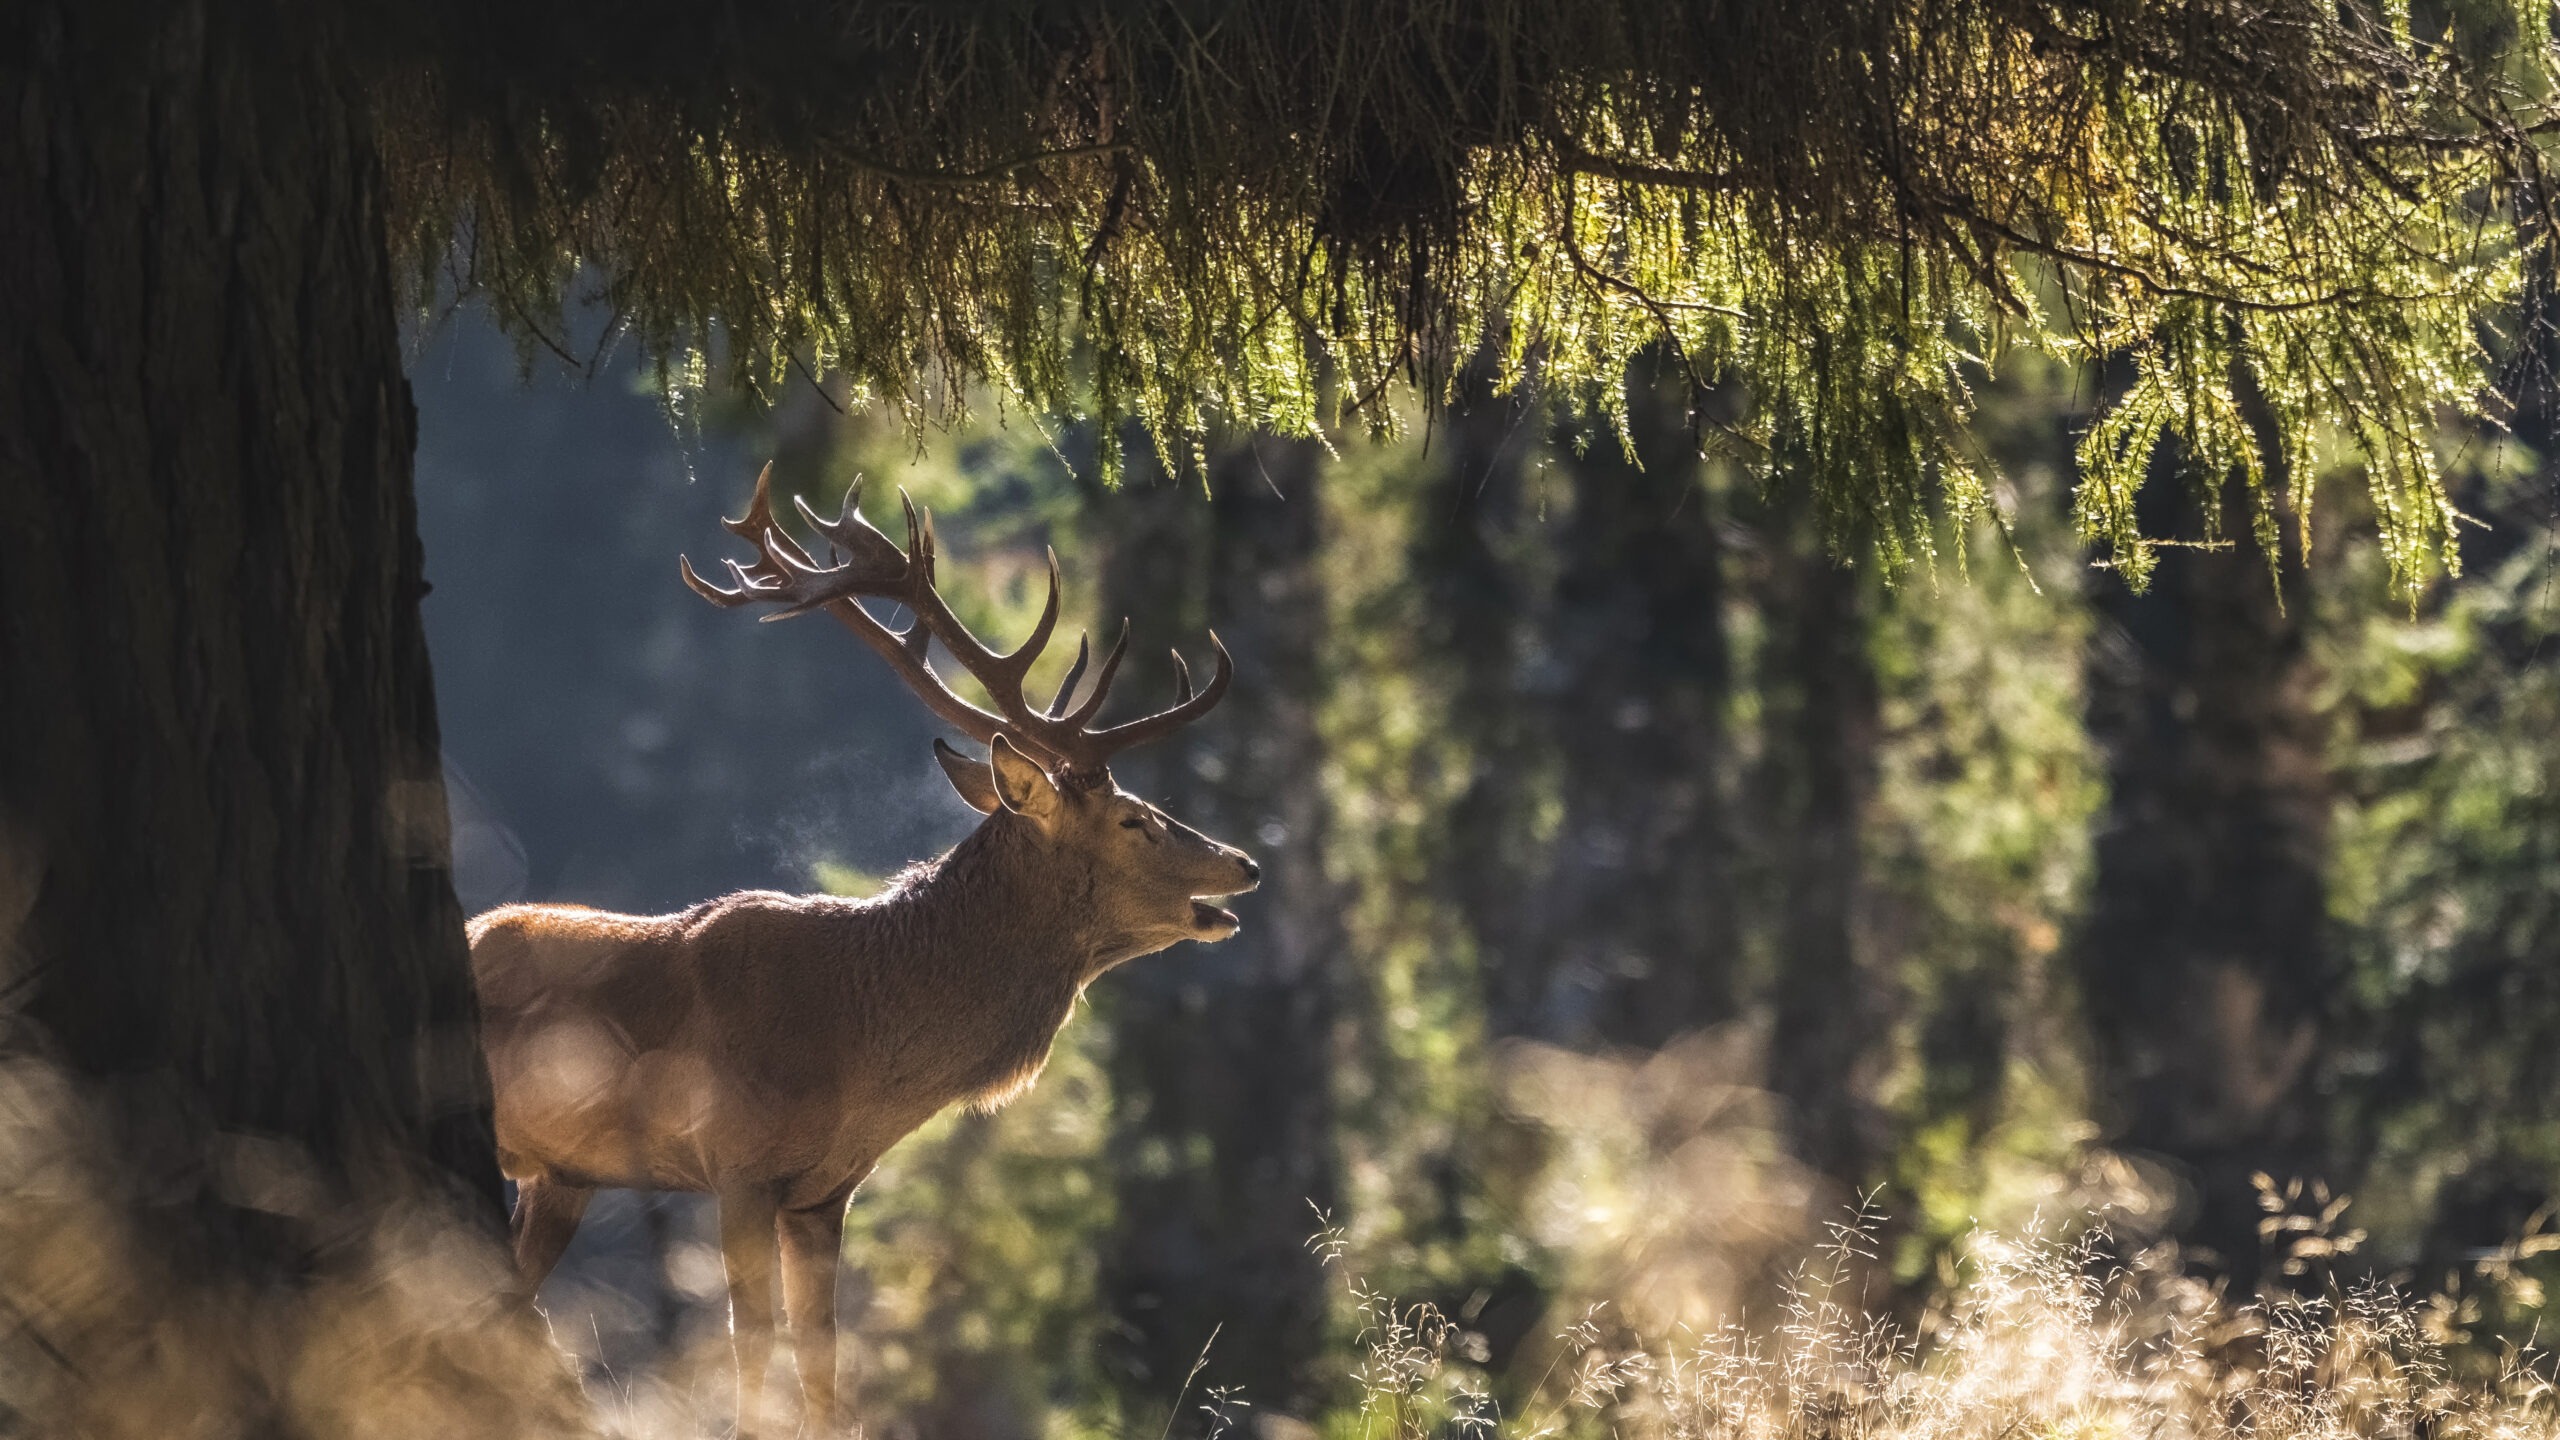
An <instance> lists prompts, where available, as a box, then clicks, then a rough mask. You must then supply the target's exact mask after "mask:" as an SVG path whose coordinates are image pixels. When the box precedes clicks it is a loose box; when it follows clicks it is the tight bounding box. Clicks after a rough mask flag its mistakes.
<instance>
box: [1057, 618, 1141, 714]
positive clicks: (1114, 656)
mask: <svg viewBox="0 0 2560 1440" xmlns="http://www.w3.org/2000/svg"><path fill="white" fill-rule="evenodd" d="M1128 651H1129V617H1128V616H1126V615H1123V616H1121V617H1120V638H1119V639H1117V640H1114V641H1112V642H1111V650H1110V653H1108V654H1106V655H1104V656H1103V657H1102V668H1101V669H1099V670H1096V671H1095V672H1093V693H1091V694H1089V695H1087V696H1085V697H1084V703H1083V704H1081V705H1079V706H1077V707H1076V708H1075V710H1074V711H1073V712H1072V713H1070V714H1069V715H1068V716H1067V724H1068V726H1069V727H1070V728H1072V729H1074V730H1077V731H1082V730H1083V729H1084V727H1085V725H1086V723H1087V722H1088V721H1090V720H1092V719H1093V717H1094V714H1095V712H1097V711H1099V710H1101V709H1102V702H1103V701H1104V700H1105V699H1107V698H1109V697H1110V694H1111V677H1112V676H1113V675H1114V674H1115V673H1117V672H1118V671H1119V669H1120V657H1121V656H1122V655H1125V654H1127V653H1128Z"/></svg>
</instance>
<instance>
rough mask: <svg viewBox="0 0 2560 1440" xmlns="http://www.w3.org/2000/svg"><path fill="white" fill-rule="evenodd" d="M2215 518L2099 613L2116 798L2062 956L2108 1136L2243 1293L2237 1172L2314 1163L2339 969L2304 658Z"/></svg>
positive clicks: (2321, 763) (2245, 1177)
mask: <svg viewBox="0 0 2560 1440" xmlns="http://www.w3.org/2000/svg"><path fill="white" fill-rule="evenodd" d="M2152 488H2153V489H2155V490H2169V489H2171V488H2172V487H2168V486H2162V485H2156V484H2155V485H2154V486H2153V487H2152ZM2230 525H2231V529H2232V531H2233V532H2234V533H2236V534H2238V535H2239V536H2240V538H2239V540H2238V541H2237V543H2236V544H2235V545H2234V546H2233V547H2232V548H2231V549H2228V550H2219V551H2204V550H2172V551H2170V552H2169V553H2168V554H2167V555H2166V556H2164V557H2163V559H2162V561H2161V563H2160V568H2159V570H2158V572H2157V574H2156V575H2155V577H2154V578H2153V581H2152V588H2151V591H2150V593H2149V594H2147V595H2141V596H2120V597H2119V598H2117V599H2116V600H2115V601H2114V602H2113V603H2112V604H2111V605H2110V607H2109V609H2110V610H2111V611H2112V615H2111V617H2110V618H2111V619H2112V620H2113V621H2114V622H2115V623H2114V625H2113V626H2111V627H2109V628H2108V629H2106V630H2104V631H2102V632H2101V634H2100V637H2099V646H2100V648H2099V650H2098V652H2097V654H2096V656H2095V658H2094V661H2093V665H2094V673H2093V675H2092V681H2091V686H2090V691H2091V699H2090V709H2091V717H2090V723H2091V729H2092V730H2093V732H2095V733H2096V735H2097V736H2098V738H2099V739H2100V740H2101V741H2102V742H2103V743H2104V744H2105V745H2106V746H2107V749H2108V756H2109V759H2108V766H2109V771H2110V776H2109V778H2110V779H2111V781H2112V782H2113V788H2114V793H2113V798H2112V800H2111V803H2110V806H2109V812H2108V815H2107V820H2106V824H2105V827H2104V828H2103V829H2102V830H2101V832H2100V834H2099V837H2098V844H2097V857H2096V859H2097V876H2096V885H2095V895H2094V896H2093V899H2092V905H2091V915H2090V921H2089V929H2088V934H2087V935H2086V937H2085V938H2084V940H2083V942H2082V944H2081V947H2080V951H2081V964H2082V976H2081V983H2082V986H2083V988H2084V991H2085V994H2086V996H2087V1003H2088V1007H2089V1008H2088V1016H2089V1024H2090V1028H2091V1030H2092V1032H2093V1034H2094V1036H2095V1039H2096V1042H2097V1047H2096V1048H2097V1056H2096V1058H2097V1061H2098V1065H2099V1070H2100V1081H2101V1099H2102V1103H2103V1104H2104V1105H2105V1106H2106V1107H2107V1108H2108V1109H2109V1110H2110V1111H2111V1112H2112V1114H2111V1116H2110V1118H2111V1120H2112V1122H2113V1123H2112V1126H2111V1129H2112V1131H2113V1133H2112V1135H2111V1137H2110V1138H2111V1139H2112V1140H2114V1142H2115V1143H2118V1144H2120V1145H2123V1146H2126V1147H2129V1148H2132V1149H2137V1150H2144V1151H2150V1152H2153V1153H2156V1154H2158V1155H2161V1156H2164V1157H2166V1158H2168V1159H2169V1160H2171V1161H2172V1162H2174V1163H2175V1164H2177V1165H2178V1166H2179V1167H2181V1168H2182V1169H2183V1170H2184V1171H2185V1172H2186V1175H2187V1178H2188V1179H2189V1180H2190V1181H2191V1182H2192V1183H2193V1184H2194V1185H2195V1187H2196V1190H2197V1194H2196V1196H2195V1197H2194V1198H2195V1201H2196V1205H2195V1209H2194V1211H2193V1213H2192V1216H2191V1220H2190V1223H2189V1224H2188V1225H2187V1227H2186V1231H2185V1235H2186V1238H2187V1239H2188V1240H2189V1241H2190V1242H2191V1244H2192V1245H2193V1246H2195V1247H2200V1249H2201V1251H2202V1252H2204V1253H2202V1254H2200V1255H2199V1257H2198V1258H2200V1259H2204V1260H2205V1261H2207V1263H2218V1264H2219V1265H2220V1266H2221V1267H2223V1268H2224V1269H2225V1272H2226V1273H2228V1274H2230V1275H2231V1276H2232V1277H2233V1279H2234V1280H2235V1282H2236V1283H2237V1284H2239V1285H2240V1286H2241V1287H2243V1288H2245V1287H2246V1286H2247V1285H2248V1284H2249V1283H2250V1282H2251V1281H2252V1280H2253V1279H2254V1278H2255V1277H2256V1275H2257V1273H2258V1269H2259V1262H2260V1256H2259V1244H2258V1237H2257V1222H2258V1218H2259V1214H2260V1212H2259V1210H2258V1209H2257V1205H2256V1196H2255V1191H2254V1187H2253V1186H2252V1184H2251V1181H2250V1176H2251V1174H2252V1173H2253V1172H2254V1171H2257V1170H2261V1169H2263V1170H2265V1171H2267V1172H2268V1173H2270V1174H2271V1175H2274V1176H2275V1177H2276V1178H2278V1179H2279V1180H2281V1179H2284V1178H2287V1177H2288V1176H2293V1175H2306V1174H2317V1173H2318V1172H2319V1170H2320V1169H2321V1166H2322V1161H2323V1156H2322V1155H2321V1153H2320V1147H2319V1144H2318V1140H2319V1136H2318V1124H2319V1105H2318V1103H2317V1096H2316V1095H2314V1094H2313V1092H2312V1085H2311V1080H2312V1065H2311V1062H2312V1060H2313V1059H2314V1057H2315V1056H2316V1055H2317V1053H2318V1050H2319V1042H2320V1037H2321V1034H2322V1026H2323V1018H2324V1015H2325V1011H2326V1007H2327V1003H2328V1001H2327V997H2328V996H2329V995H2330V993H2331V991H2332V984H2333V979H2334V976H2335V973H2336V964H2335V957H2334V955H2333V954H2332V952H2331V949H2330V945H2329V941H2328V905H2327V895H2326V891H2325V888H2324V880H2323V874H2324V871H2325V868H2326V864H2327V850H2328V814H2329V804H2330V786H2329V776H2328V767H2327V761H2326V755H2325V746H2324V743H2323V735H2322V733H2321V729H2320V722H2319V717H2318V716H2317V715H2316V714H2315V713H2314V711H2313V708H2312V702H2313V695H2312V684H2313V680H2314V676H2313V672H2312V668H2311V662H2310V659H2309V657H2308V656H2307V654H2306V653H2305V648H2304V642H2303V632H2302V627H2301V624H2300V622H2299V619H2298V618H2297V617H2290V616H2288V615H2286V614H2285V613H2284V612H2283V611H2282V609H2280V608H2279V606H2278V603H2277V597H2276V594H2275V590H2274V585H2273V584H2272V582H2271V581H2270V579H2269V576H2268V573H2267V562H2266V559H2265V557H2264V555H2263V554H2262V553H2261V552H2260V551H2259V549H2258V547H2257V546H2256V544H2255V543H2254V542H2253V541H2251V540H2250V539H2249V538H2248V531H2247V528H2246V517H2245V515H2242V514H2241V513H2239V510H2238V507H2237V506H2236V505H2235V506H2234V507H2233V514H2232V519H2231V522H2230ZM2287 568H2288V572H2289V573H2288V578H2289V580H2291V581H2294V582H2298V581H2299V578H2300V576H2299V571H2298V570H2295V569H2293V567H2290V566H2288V567H2287ZM2289 588H2290V589H2291V591H2292V593H2293V594H2294V595H2295V596H2296V597H2297V598H2296V603H2297V604H2301V603H2307V601H2308V587H2307V586H2302V585H2300V584H2299V583H2293V584H2291V585H2290V586H2289Z"/></svg>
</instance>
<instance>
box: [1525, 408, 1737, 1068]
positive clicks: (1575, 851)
mask: <svg viewBox="0 0 2560 1440" xmlns="http://www.w3.org/2000/svg"><path fill="white" fill-rule="evenodd" d="M1630 391H1631V393H1630V396H1629V399H1630V402H1631V405H1632V410H1633V413H1632V414H1631V415H1630V417H1629V420H1630V427H1631V430H1632V432H1633V434H1634V438H1635V442H1636V447H1637V460H1630V459H1629V458H1628V457H1627V454H1626V452H1625V450H1624V448H1623V447H1622V446H1620V444H1619V443H1618V440H1617V438H1616V437H1615V436H1613V435H1608V434H1605V433H1603V434H1593V435H1588V436H1585V437H1583V438H1584V439H1585V440H1586V441H1587V442H1588V443H1587V444H1585V445H1584V447H1583V449H1582V452H1581V453H1580V454H1578V455H1577V454H1575V453H1574V452H1573V449H1572V447H1570V446H1565V447H1560V448H1559V451H1558V454H1559V459H1560V463H1561V465H1562V468H1563V470H1564V472H1565V476H1566V478H1567V481H1568V483H1569V484H1570V486H1571V492H1572V504H1573V512H1572V515H1571V517H1570V518H1569V519H1567V520H1566V521H1565V523H1564V524H1563V525H1562V527H1561V531H1562V533H1561V534H1560V535H1559V536H1558V537H1557V538H1558V541H1559V543H1560V548H1561V549H1562V552H1563V555H1562V569H1561V571H1560V573H1559V574H1558V575H1557V577H1556V582H1555V601H1554V606H1553V609H1552V611H1551V613H1550V615H1549V618H1548V629H1549V631H1550V638H1549V640H1548V644H1547V650H1548V653H1549V654H1550V656H1551V657H1552V660H1553V663H1554V664H1555V666H1556V667H1557V668H1558V670H1559V672H1560V674H1559V676H1558V679H1557V684H1556V689H1555V693H1554V695H1553V696H1552V698H1551V699H1550V700H1549V702H1548V704H1547V705H1546V707H1545V708H1546V709H1547V710H1548V711H1549V712H1550V714H1551V716H1552V725H1551V729H1552V733H1553V734H1554V735H1556V736H1558V737H1570V739H1569V741H1568V742H1566V743H1561V744H1560V745H1559V746H1558V764H1559V765H1560V767H1561V769H1562V782H1561V783H1562V788H1563V791H1564V797H1563V798H1564V833H1563V835H1562V837H1561V841H1560V843H1559V844H1558V845H1557V847H1556V853H1555V865H1554V870H1553V872H1552V874H1551V876H1550V878H1549V882H1548V883H1549V886H1550V888H1551V891H1552V893H1553V899H1552V901H1551V902H1550V913H1549V915H1548V917H1547V918H1548V921H1549V924H1550V927H1551V928H1550V931H1549V934H1548V936H1547V937H1546V938H1547V945H1546V949H1547V952H1548V953H1547V954H1546V956H1545V957H1544V958H1543V964H1544V966H1545V967H1546V968H1547V969H1548V970H1549V971H1550V973H1551V975H1553V976H1554V977H1556V979H1557V980H1562V981H1564V982H1565V983H1564V985H1562V986H1559V987H1557V988H1559V989H1561V990H1563V991H1564V993H1567V994H1574V995H1575V996H1576V999H1577V1002H1578V1003H1575V1004H1574V1006H1573V1008H1574V1010H1576V1011H1579V1012H1581V1013H1580V1014H1578V1015H1550V1016H1549V1017H1547V1025H1548V1027H1549V1028H1550V1029H1551V1030H1552V1031H1553V1032H1554V1034H1553V1038H1556V1039H1560V1040H1564V1041H1567V1042H1569V1043H1577V1042H1579V1043H1587V1042H1590V1041H1598V1042H1600V1043H1604V1044H1619V1045H1633V1046H1638V1047H1641V1048H1645V1049H1654V1048H1658V1047H1660V1046H1661V1045H1662V1044H1663V1043H1664V1042H1666V1041H1668V1040H1670V1039H1671V1038H1672V1037H1674V1036H1676V1035H1680V1034H1682V1033H1684V1032H1687V1031H1690V1030H1695V1029H1698V1028H1700V1027H1701V1026H1705V1025H1710V1024H1714V1023H1716V1022H1718V1021H1721V1020H1726V1019H1730V1018H1731V1017H1732V1015H1733V1013H1734V1008H1735V994H1734V990H1735V976H1734V961H1735V951H1736V935H1737V933H1738V919H1739V917H1738V915H1737V913H1736V907H1735V899H1736V897H1735V894H1734V888H1733V883H1732V880H1733V876H1732V854H1731V849H1730V846H1729V844H1728V840H1727V829H1726V815H1725V804H1724V797H1723V793H1722V785H1723V780H1724V775H1725V772H1726V769H1727V761H1728V750H1729V737H1728V736H1727V734H1726V720H1725V716H1726V709H1727V706H1728V705H1729V704H1730V702H1731V696H1730V687H1731V683H1732V660H1731V656H1730V653H1729V648H1728V646H1727V644H1726V640H1725V628H1724V603H1725V591H1724V561H1723V555H1722V547H1723V541H1722V537H1721V536H1720V535H1719V533H1718V530H1717V526H1716V515H1715V510H1714V508H1713V505H1712V503H1711V500H1710V497H1709V495H1708V493H1707V490H1706V486H1705V484H1704V483H1703V481H1704V477H1703V475H1702V474H1701V473H1700V472H1701V466H1700V462H1699V459H1698V454H1697V446H1696V442H1695V439H1694V437H1693V436H1692V435H1691V434H1690V432H1689V428H1688V423H1687V420H1688V416H1687V406H1686V405H1685V404H1684V403H1683V402H1684V401H1685V400H1687V399H1688V395H1687V387H1686V386H1685V385H1682V386H1679V387H1677V388H1676V389H1675V388H1672V387H1666V386H1661V385H1652V386H1648V385H1644V384H1642V383H1640V382H1639V383H1635V384H1631V386H1630ZM1638 461H1641V464H1639V463H1638ZM1550 984H1551V985H1553V984H1555V981H1553V980H1551V981H1550Z"/></svg>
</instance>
